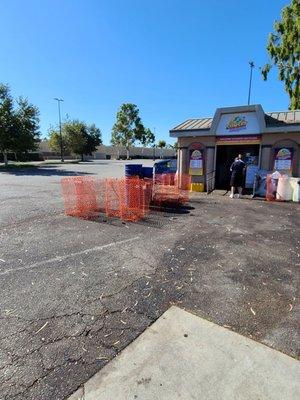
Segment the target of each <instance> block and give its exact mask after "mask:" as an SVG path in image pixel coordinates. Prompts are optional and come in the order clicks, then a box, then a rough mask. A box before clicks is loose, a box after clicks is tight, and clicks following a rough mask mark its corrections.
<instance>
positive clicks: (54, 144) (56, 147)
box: [48, 127, 70, 153]
mask: <svg viewBox="0 0 300 400" xmlns="http://www.w3.org/2000/svg"><path fill="white" fill-rule="evenodd" d="M48 135H49V147H50V149H51V150H53V151H57V152H60V140H61V137H60V133H59V130H56V129H54V128H53V127H51V128H50V129H49V133H48ZM61 136H62V147H63V153H66V152H69V151H70V149H69V145H68V140H67V137H66V134H65V132H64V131H63V129H62V131H61Z"/></svg>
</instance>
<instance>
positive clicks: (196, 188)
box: [190, 183, 204, 192]
mask: <svg viewBox="0 0 300 400" xmlns="http://www.w3.org/2000/svg"><path fill="white" fill-rule="evenodd" d="M190 191H191V192H204V183H191V186H190Z"/></svg>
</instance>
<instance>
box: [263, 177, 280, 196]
mask: <svg viewBox="0 0 300 400" xmlns="http://www.w3.org/2000/svg"><path fill="white" fill-rule="evenodd" d="M280 177H281V174H280V173H279V172H278V171H275V172H273V174H269V175H267V178H266V182H267V190H266V200H267V201H274V200H276V192H277V186H278V180H279V178H280Z"/></svg>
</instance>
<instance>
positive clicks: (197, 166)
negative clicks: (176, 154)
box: [189, 150, 203, 175]
mask: <svg viewBox="0 0 300 400" xmlns="http://www.w3.org/2000/svg"><path fill="white" fill-rule="evenodd" d="M189 174H190V175H203V158H202V151H201V150H192V152H191V157H190V168H189Z"/></svg>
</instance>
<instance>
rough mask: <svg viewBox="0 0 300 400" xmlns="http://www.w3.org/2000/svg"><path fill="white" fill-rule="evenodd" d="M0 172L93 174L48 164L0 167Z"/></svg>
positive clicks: (67, 174) (40, 174)
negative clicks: (41, 165)
mask: <svg viewBox="0 0 300 400" xmlns="http://www.w3.org/2000/svg"><path fill="white" fill-rule="evenodd" d="M0 173H3V174H9V175H16V176H22V175H31V176H53V175H58V176H77V175H94V174H93V173H90V172H83V171H67V170H63V169H57V166H56V165H48V166H46V167H45V166H43V167H32V168H31V167H26V168H20V169H18V168H7V169H0Z"/></svg>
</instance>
